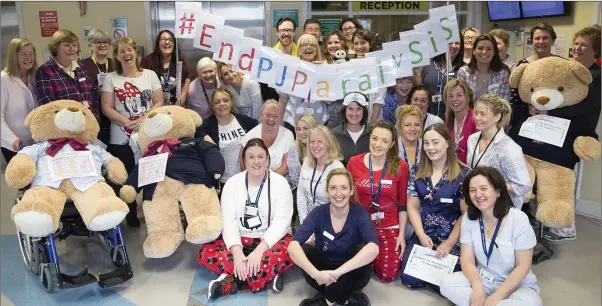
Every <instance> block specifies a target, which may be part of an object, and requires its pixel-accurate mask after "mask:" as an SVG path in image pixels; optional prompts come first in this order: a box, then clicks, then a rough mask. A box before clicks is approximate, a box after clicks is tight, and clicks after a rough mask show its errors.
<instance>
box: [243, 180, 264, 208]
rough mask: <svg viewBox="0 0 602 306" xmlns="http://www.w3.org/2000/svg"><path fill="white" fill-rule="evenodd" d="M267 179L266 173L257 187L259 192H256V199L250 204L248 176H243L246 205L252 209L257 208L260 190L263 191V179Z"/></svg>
mask: <svg viewBox="0 0 602 306" xmlns="http://www.w3.org/2000/svg"><path fill="white" fill-rule="evenodd" d="M267 177H268V175H267V173H266V175H265V176H264V177H263V180H262V181H261V184H260V185H259V191H257V198H255V203H253V202H251V197H250V196H249V174H248V173H247V175H246V176H245V186H246V187H247V205H251V206H253V207H259V196H261V190H263V183H265V179H266V178H267Z"/></svg>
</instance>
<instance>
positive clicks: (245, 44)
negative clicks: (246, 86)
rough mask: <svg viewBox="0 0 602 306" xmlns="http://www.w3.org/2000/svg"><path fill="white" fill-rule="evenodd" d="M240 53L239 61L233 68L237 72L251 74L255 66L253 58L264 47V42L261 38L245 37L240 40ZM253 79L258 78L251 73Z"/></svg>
mask: <svg viewBox="0 0 602 306" xmlns="http://www.w3.org/2000/svg"><path fill="white" fill-rule="evenodd" d="M239 43H240V53H239V54H238V62H237V63H236V66H234V67H233V68H232V70H234V71H236V72H242V73H244V74H250V73H251V69H252V68H253V59H254V58H255V57H256V56H257V53H258V52H259V50H260V49H261V47H262V44H263V42H262V41H261V40H259V39H255V38H251V37H243V38H242V39H241V40H239ZM251 80H256V78H254V77H253V76H252V75H251Z"/></svg>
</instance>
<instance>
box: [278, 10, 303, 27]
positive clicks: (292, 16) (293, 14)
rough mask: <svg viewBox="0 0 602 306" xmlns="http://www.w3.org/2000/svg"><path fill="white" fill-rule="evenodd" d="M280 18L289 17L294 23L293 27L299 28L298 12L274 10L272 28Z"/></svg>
mask: <svg viewBox="0 0 602 306" xmlns="http://www.w3.org/2000/svg"><path fill="white" fill-rule="evenodd" d="M282 17H289V18H290V19H292V20H294V21H295V26H296V27H297V28H298V27H299V10H274V28H275V27H276V24H277V23H278V19H280V18H282Z"/></svg>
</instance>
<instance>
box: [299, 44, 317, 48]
mask: <svg viewBox="0 0 602 306" xmlns="http://www.w3.org/2000/svg"><path fill="white" fill-rule="evenodd" d="M301 47H303V48H317V47H318V46H316V45H315V44H302V45H301Z"/></svg>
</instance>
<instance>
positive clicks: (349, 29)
mask: <svg viewBox="0 0 602 306" xmlns="http://www.w3.org/2000/svg"><path fill="white" fill-rule="evenodd" d="M361 29H363V27H362V25H361V24H360V23H359V21H357V20H356V19H354V18H345V19H343V21H341V25H340V26H339V30H340V31H341V32H343V39H344V43H345V45H344V48H343V50H345V52H347V57H348V58H355V49H354V48H353V34H355V32H356V31H357V30H361Z"/></svg>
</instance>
